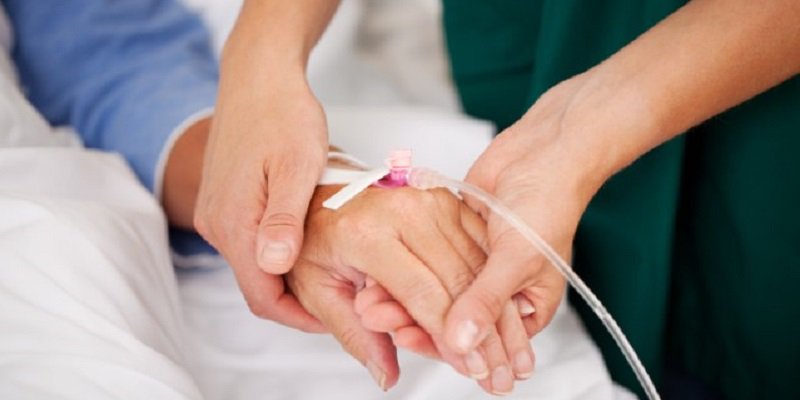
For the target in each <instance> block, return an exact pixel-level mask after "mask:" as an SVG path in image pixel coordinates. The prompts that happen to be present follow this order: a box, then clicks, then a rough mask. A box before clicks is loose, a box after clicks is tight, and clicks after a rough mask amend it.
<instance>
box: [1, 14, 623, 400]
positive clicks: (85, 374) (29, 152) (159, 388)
mask: <svg viewBox="0 0 800 400" xmlns="http://www.w3.org/2000/svg"><path fill="white" fill-rule="evenodd" d="M218 3H222V2H218ZM0 33H2V29H0ZM4 57H6V54H5V52H4V51H0V60H2V62H4V63H5V64H6V65H7V66H9V67H8V68H5V69H3V70H2V72H3V73H2V77H0V143H1V144H2V146H0V147H3V146H22V145H26V146H34V145H35V146H43V145H56V146H58V145H62V144H63V143H64V142H63V141H61V140H58V139H54V137H56V138H57V136H56V135H54V134H53V130H52V129H50V127H48V126H46V124H43V121H42V119H41V117H40V116H39V115H38V114H37V113H35V111H33V110H32V108H31V107H30V105H29V104H27V102H26V101H25V100H24V98H23V97H22V96H21V94H20V93H19V91H18V90H17V89H16V85H15V84H16V82H15V79H14V77H13V73H12V72H10V71H11V69H10V63H8V60H7V58H4ZM386 87H391V85H387V86H386ZM445 97H446V96H445ZM395 98H402V96H396V97H395ZM362 114H363V116H364V117H363V118H361V117H359V116H358V114H357V113H356V110H355V109H347V110H344V111H343V112H342V113H337V112H333V113H329V118H331V130H332V134H333V135H334V136H336V137H338V138H341V139H342V142H344V143H351V144H352V146H353V147H354V148H355V150H356V151H355V152H356V153H361V154H359V155H360V156H362V157H365V158H367V159H368V160H380V157H382V156H381V154H382V152H383V150H384V149H385V148H392V147H397V146H409V147H413V148H415V149H416V150H417V160H418V162H419V163H421V164H424V165H428V166H432V167H435V168H437V169H440V170H444V171H446V172H448V173H449V174H450V175H452V176H461V175H463V173H464V172H465V171H466V167H467V166H468V165H469V161H470V160H471V159H473V158H474V157H475V156H477V154H478V153H479V152H480V149H481V148H482V147H483V146H485V144H486V143H487V142H488V140H489V135H490V131H491V128H490V127H489V126H488V125H487V124H486V123H482V122H477V121H474V120H469V119H466V118H464V117H459V116H457V115H453V114H452V113H450V114H448V113H446V112H444V111H436V112H434V111H431V110H426V109H420V108H414V107H410V108H405V109H402V110H398V109H383V110H374V109H372V110H370V109H366V110H365V112H364V113H362ZM331 115H336V116H333V117H331ZM377 131H380V132H390V133H391V134H389V135H382V136H381V137H382V138H383V139H381V140H375V136H374V135H375V133H376V132H377ZM465 132H467V133H466V134H465ZM365 143H367V144H372V145H371V146H364V144H365ZM426 145H427V146H429V147H426ZM387 146H388V147H387ZM448 150H450V151H448ZM454 152H458V153H459V156H458V157H461V158H458V157H454V155H453V153H454ZM441 155H445V156H446V157H444V156H441ZM447 160H450V161H447ZM178 288H179V290H178ZM184 320H185V321H186V325H184ZM184 326H185V327H184ZM534 344H535V347H536V351H537V372H536V373H535V374H534V376H533V377H532V378H531V379H530V380H529V381H527V382H524V383H520V384H519V385H518V388H517V391H516V392H515V393H514V394H513V395H512V396H510V397H509V398H519V399H523V398H524V399H528V398H547V399H584V398H586V399H589V398H591V399H601V400H602V399H610V398H612V397H613V396H614V395H615V388H614V386H613V385H612V383H611V381H610V379H609V377H608V375H607V373H606V371H605V368H604V367H603V364H602V359H601V358H600V356H599V353H598V351H597V349H596V348H595V346H594V345H593V343H592V342H591V340H590V339H589V338H588V335H587V334H586V333H585V332H584V330H583V328H582V327H581V326H580V323H579V321H578V320H577V318H576V316H575V314H574V312H572V311H571V310H570V309H569V308H566V307H563V308H562V309H561V310H560V311H559V313H558V314H557V316H556V318H554V320H553V322H552V324H551V326H550V327H549V328H548V329H547V330H546V331H545V332H543V333H542V334H540V335H539V336H538V337H537V338H536V339H535V341H534ZM401 368H402V371H403V375H402V377H401V380H400V383H399V385H398V387H396V388H395V389H393V390H392V391H390V392H389V393H387V394H383V393H381V392H380V391H379V390H378V389H377V388H376V387H375V385H374V383H372V381H371V379H370V378H369V375H368V374H367V372H366V371H365V370H364V369H363V367H361V366H359V365H358V364H357V363H356V362H355V361H354V360H353V359H352V358H350V357H349V356H348V355H347V354H345V353H344V352H343V351H342V350H341V349H340V347H339V346H338V344H337V343H336V342H335V341H334V340H333V339H332V338H331V337H330V336H326V335H307V334H303V333H300V332H297V331H293V330H290V329H287V328H284V327H281V326H279V325H276V324H274V323H270V322H265V321H261V320H258V319H256V318H255V317H253V316H252V315H251V314H250V313H249V312H248V311H247V307H246V306H245V304H244V301H243V299H242V297H241V295H240V293H239V291H238V289H237V288H236V285H235V281H234V279H233V277H232V275H231V273H230V270H229V269H225V268H218V269H211V270H205V271H200V270H198V271H183V272H181V273H180V279H179V283H178V285H176V283H175V277H174V272H173V269H172V267H171V264H170V262H169V250H168V248H167V239H166V222H165V220H164V216H163V215H162V213H161V211H160V210H159V208H158V204H157V202H156V201H155V200H154V199H153V197H152V196H151V195H149V194H148V193H146V191H145V190H144V188H142V187H141V185H139V184H138V182H136V179H135V177H134V175H133V174H132V173H131V171H130V170H129V169H128V167H127V166H126V165H125V164H124V162H123V161H122V160H121V159H120V158H119V157H117V156H115V155H110V154H101V153H98V152H93V151H86V150H83V149H79V148H41V147H30V148H19V147H17V148H0V398H13V399H41V398H67V399H94V398H120V399H121V398H125V399H140V398H141V399H172V398H176V399H179V398H180V399H184V398H185V399H195V398H203V397H204V398H210V399H226V400H227V399H243V400H244V399H254V398H270V399H347V400H352V399H374V398H386V399H432V398H437V399H438V398H448V399H478V398H493V397H491V396H488V395H485V394H483V392H482V391H481V390H480V389H479V388H478V387H477V385H475V384H474V383H473V382H471V381H470V380H469V379H466V378H463V377H460V376H457V375H456V374H455V373H454V372H452V371H451V370H450V369H449V367H447V366H444V365H442V364H439V363H434V362H431V361H428V360H424V359H421V358H418V357H415V356H412V355H410V354H407V353H402V354H401Z"/></svg>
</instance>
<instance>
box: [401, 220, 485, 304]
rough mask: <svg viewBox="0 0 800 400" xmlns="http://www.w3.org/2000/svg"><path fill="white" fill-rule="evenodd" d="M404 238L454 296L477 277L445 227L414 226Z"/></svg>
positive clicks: (412, 250)
mask: <svg viewBox="0 0 800 400" xmlns="http://www.w3.org/2000/svg"><path fill="white" fill-rule="evenodd" d="M451 230H454V229H451ZM402 241H403V244H405V245H406V247H407V248H408V249H409V250H410V251H411V253H413V254H414V255H416V256H417V257H418V258H419V259H420V261H422V263H423V264H424V265H425V266H426V267H427V268H428V269H430V271H431V272H433V274H434V275H435V276H436V279H438V280H439V282H441V285H442V286H443V287H444V288H445V289H446V290H447V293H448V294H449V295H450V296H451V298H455V297H456V296H458V295H459V294H461V293H463V292H464V290H466V288H467V286H469V284H470V283H472V281H473V280H474V279H475V274H474V273H473V272H472V267H471V266H470V264H469V263H468V262H467V261H466V260H464V258H462V257H461V254H459V251H458V250H456V248H455V246H453V244H452V243H451V242H450V238H448V237H446V236H445V235H444V233H443V232H442V231H440V230H438V229H424V230H413V231H411V232H408V233H407V235H405V236H404V237H403V238H402ZM476 264H477V263H476Z"/></svg>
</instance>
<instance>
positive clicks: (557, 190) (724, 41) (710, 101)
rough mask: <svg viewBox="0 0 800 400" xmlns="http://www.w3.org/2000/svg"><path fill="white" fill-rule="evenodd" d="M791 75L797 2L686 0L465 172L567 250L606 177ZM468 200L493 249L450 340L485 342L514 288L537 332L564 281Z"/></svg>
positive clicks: (798, 60)
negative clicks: (528, 307)
mask: <svg viewBox="0 0 800 400" xmlns="http://www.w3.org/2000/svg"><path fill="white" fill-rule="evenodd" d="M798 72H800V2H797V1H792V0H778V1H771V2H750V1H745V0H739V1H721V0H695V1H691V2H689V3H688V4H687V5H685V6H684V7H682V8H681V9H679V10H678V11H676V12H675V13H674V14H672V15H670V16H669V17H667V18H666V19H664V20H663V21H661V22H660V23H659V24H657V25H656V26H654V27H653V28H652V29H650V30H649V31H648V32H646V33H645V34H643V35H642V36H640V37H639V38H637V39H636V40H635V41H633V42H632V43H630V44H629V45H627V46H625V47H624V48H623V49H621V50H620V51H619V52H617V53H616V54H614V55H613V56H611V57H610V58H608V59H607V60H605V61H604V62H602V63H601V64H599V65H597V66H596V67H594V68H592V69H590V70H588V71H586V72H585V73H583V74H580V75H578V76H575V77H573V78H570V79H568V80H566V81H564V82H562V83H560V84H558V85H556V86H554V87H553V88H552V89H550V90H549V91H548V92H547V93H545V94H544V95H543V96H542V97H541V98H540V99H539V100H538V101H537V102H536V103H535V104H534V105H533V106H532V107H531V109H530V110H529V111H528V112H527V113H526V114H525V115H524V116H523V117H522V118H521V119H520V120H519V121H518V122H517V123H515V124H514V125H512V126H511V127H509V128H508V129H506V130H505V131H504V132H502V133H501V134H500V135H499V136H498V137H497V138H496V139H495V141H494V142H493V143H492V144H491V146H490V147H489V148H488V149H487V150H486V151H485V152H484V153H483V155H481V157H480V158H479V159H478V161H477V162H476V163H475V164H474V166H473V167H472V169H471V170H470V172H469V174H468V177H467V180H468V181H469V182H471V183H473V184H476V185H478V186H480V187H482V188H483V189H485V190H487V191H489V192H491V193H493V194H495V195H496V196H497V197H498V198H500V199H501V200H502V201H503V202H504V203H505V204H507V205H508V206H509V207H510V208H511V209H512V210H514V211H515V212H516V213H518V214H519V215H520V216H521V217H522V218H523V219H524V220H525V221H526V222H527V223H528V224H530V225H531V226H532V227H534V228H535V229H536V230H537V231H538V232H539V233H540V234H541V235H542V237H543V238H544V239H545V240H547V241H548V242H549V243H550V244H551V245H553V247H554V248H555V249H556V250H557V251H559V252H560V253H561V254H562V256H566V255H568V252H569V250H570V247H571V243H572V240H573V237H574V234H575V230H576V227H577V224H578V221H579V219H580V216H581V215H582V214H583V212H584V210H585V209H586V207H587V205H588V203H589V200H590V199H591V198H592V196H593V195H594V194H595V193H596V192H597V191H598V190H599V188H600V186H601V185H602V184H603V183H604V182H605V181H606V180H608V178H610V177H611V176H612V175H613V174H615V173H616V172H617V171H619V170H621V169H622V168H624V167H625V166H627V165H629V164H631V163H632V162H633V161H634V160H636V159H637V158H638V157H640V156H641V155H643V154H644V153H646V152H648V151H649V150H651V149H652V148H654V147H656V146H658V145H659V144H661V143H664V142H665V141H667V140H669V139H671V138H673V137H675V136H677V135H679V134H681V133H682V132H685V131H686V130H687V129H689V128H690V127H692V126H694V125H697V124H699V123H700V122H702V121H704V120H706V119H708V118H710V117H712V116H714V115H716V114H718V113H721V112H722V111H724V110H726V109H728V108H730V107H733V106H735V105H737V104H739V103H741V102H743V101H745V100H747V99H749V98H751V97H752V96H755V95H756V94H758V93H761V92H763V91H765V90H767V89H769V88H771V87H773V86H775V85H777V84H779V83H780V82H783V81H785V80H786V79H789V78H791V77H792V76H794V75H796V74H797V73H798ZM754 134H755V133H754ZM467 201H468V202H470V200H469V199H467ZM471 204H472V203H471ZM473 205H474V206H475V207H476V208H478V209H481V210H482V212H483V214H484V215H485V216H486V217H487V218H488V222H489V225H488V235H489V251H488V260H487V263H486V267H485V268H484V269H483V270H482V271H481V273H480V274H479V275H478V276H477V278H476V280H475V281H474V282H473V284H472V285H471V286H470V287H469V288H468V289H467V290H466V292H465V293H464V294H463V295H461V296H460V297H459V298H458V299H457V300H456V302H455V304H454V305H453V307H452V308H451V309H450V311H449V312H448V315H447V318H446V321H447V322H446V328H445V329H446V330H445V332H446V333H445V340H446V343H447V344H448V346H449V347H450V348H451V349H453V350H454V351H456V352H459V353H464V352H467V351H470V349H472V348H474V345H475V344H476V343H480V341H481V338H482V337H483V335H485V332H487V330H488V329H489V327H491V326H493V324H494V323H495V321H497V320H498V316H499V315H500V314H501V311H502V309H503V305H504V304H505V302H506V301H507V300H508V299H509V298H511V297H512V296H513V295H515V294H517V293H521V294H523V295H524V296H526V297H527V298H528V300H530V301H531V302H532V303H533V305H534V307H535V309H536V313H534V314H533V316H532V317H533V318H532V319H526V327H527V328H528V329H529V331H533V332H537V331H539V330H541V329H542V328H543V327H544V326H545V325H546V324H547V323H548V322H549V321H550V319H551V318H552V315H553V312H554V311H555V308H556V305H557V304H558V302H559V301H560V299H561V298H562V295H563V289H564V285H563V283H558V281H559V280H561V278H560V277H559V276H558V274H557V273H556V272H555V270H554V269H553V268H551V267H550V266H548V265H547V263H546V261H545V260H544V259H543V258H542V257H541V256H540V255H537V254H532V253H531V252H530V250H529V245H528V243H527V242H525V240H524V239H523V238H522V237H521V236H520V235H518V234H516V233H515V232H513V231H511V230H509V229H508V228H507V227H506V226H505V225H504V224H502V223H501V221H500V220H499V219H498V217H497V216H495V215H490V214H489V213H487V212H486V210H485V209H482V208H481V205H479V204H473ZM475 326H477V329H473V328H472V327H475Z"/></svg>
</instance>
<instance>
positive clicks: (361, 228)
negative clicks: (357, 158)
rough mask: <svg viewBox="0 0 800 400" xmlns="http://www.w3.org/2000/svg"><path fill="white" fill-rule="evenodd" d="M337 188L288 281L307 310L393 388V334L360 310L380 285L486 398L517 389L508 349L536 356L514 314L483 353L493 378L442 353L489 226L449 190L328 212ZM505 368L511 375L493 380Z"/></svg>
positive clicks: (325, 191) (316, 209)
mask: <svg viewBox="0 0 800 400" xmlns="http://www.w3.org/2000/svg"><path fill="white" fill-rule="evenodd" d="M337 189H338V187H332V186H321V187H319V188H318V189H317V192H316V193H315V196H314V199H313V200H312V204H311V208H310V209H309V217H308V219H307V221H306V243H305V246H304V248H303V250H302V253H301V257H300V260H299V261H298V263H297V264H296V265H295V267H294V268H293V270H292V271H291V272H290V273H289V274H287V276H286V278H287V282H288V283H289V286H290V288H291V289H292V291H293V292H294V294H295V296H297V298H298V299H299V300H300V302H301V303H302V304H303V306H304V307H305V308H306V309H307V310H308V311H309V312H310V313H311V314H312V315H314V316H315V317H317V318H318V319H319V320H320V321H321V322H322V323H323V324H324V325H326V327H327V328H328V329H329V330H331V331H332V333H333V334H334V335H335V336H336V337H337V339H339V340H340V342H342V345H343V346H344V347H345V349H346V350H347V351H348V352H350V353H351V354H352V355H353V356H354V357H355V358H357V359H358V360H359V361H361V362H362V363H363V364H365V365H366V366H367V368H368V369H370V372H371V373H372V374H373V376H374V377H375V378H376V380H377V381H378V383H379V384H380V386H381V387H382V388H383V389H386V388H388V387H390V386H392V385H393V384H394V383H395V381H396V380H397V377H398V367H397V359H396V353H395V347H394V345H393V344H392V342H391V339H390V337H389V335H387V334H385V333H378V332H375V331H370V330H368V329H366V328H365V327H363V326H362V324H361V320H360V316H359V315H358V313H357V312H356V310H355V305H354V299H355V296H356V293H357V292H358V290H360V289H362V288H364V286H365V285H366V284H367V282H368V281H371V280H374V281H376V282H379V283H380V284H381V285H382V286H383V287H385V288H386V289H387V292H388V293H390V294H391V296H392V297H393V298H396V299H398V301H399V304H402V305H403V307H404V308H405V309H406V310H408V313H407V314H406V313H405V312H404V310H396V312H394V313H392V315H395V316H400V318H407V319H409V320H406V321H397V324H398V325H413V324H415V323H418V324H419V325H420V326H421V327H423V328H424V329H425V330H426V331H427V332H428V333H430V334H431V338H432V339H433V343H432V345H433V346H434V349H433V350H434V351H430V352H428V353H429V354H432V355H439V354H441V357H442V358H443V359H444V360H445V361H447V362H448V363H449V364H451V365H452V366H453V367H455V368H456V369H457V370H458V371H459V372H461V373H463V374H465V375H471V376H473V377H476V378H478V379H479V380H480V381H481V382H480V383H481V386H483V387H484V389H486V390H487V391H491V392H496V393H505V392H508V391H510V390H511V388H512V387H513V376H512V375H511V374H512V371H511V367H510V363H509V361H508V358H507V357H506V349H507V350H508V354H516V353H518V352H519V351H528V352H530V349H529V345H528V341H527V336H526V334H525V331H524V327H523V326H522V323H521V321H520V318H519V315H518V314H517V313H516V308H515V307H510V311H509V318H507V319H506V320H505V321H504V322H503V323H502V324H501V325H498V330H499V331H501V332H502V333H503V334H502V335H501V334H499V333H497V332H495V334H494V335H493V336H492V337H491V338H489V339H488V340H487V341H486V342H484V345H483V346H482V349H481V350H480V352H479V353H480V354H479V357H482V358H483V359H484V361H485V363H486V364H487V365H486V366H485V368H484V369H485V371H483V372H481V371H479V368H477V369H476V365H475V360H474V358H473V359H470V358H469V357H467V358H466V359H462V358H461V357H460V356H457V355H455V354H454V353H450V352H448V351H446V350H445V349H444V347H443V346H440V343H441V342H440V338H441V332H442V327H443V323H444V316H445V315H446V312H447V310H448V309H449V307H450V305H451V304H452V301H453V299H454V298H455V297H456V296H457V295H458V294H460V293H461V291H463V290H464V288H466V287H467V285H469V284H470V283H471V282H472V280H473V278H474V276H475V273H476V271H477V270H478V269H479V268H480V267H481V265H482V264H483V262H484V260H485V254H484V252H483V250H482V249H481V247H480V245H479V243H480V242H482V241H483V240H484V239H485V238H484V235H485V233H484V232H485V222H484V221H483V220H482V219H481V218H480V217H479V216H478V215H477V214H475V213H474V212H473V211H472V210H471V209H469V208H468V207H467V206H466V205H464V204H463V203H462V202H460V201H459V200H458V199H456V198H455V197H454V196H453V195H452V194H451V193H450V192H448V191H446V190H438V191H419V190H416V189H411V188H401V189H379V188H369V189H367V190H366V191H365V192H363V193H362V194H360V195H359V196H357V197H356V198H354V199H353V200H352V201H350V202H349V203H347V204H346V205H345V206H343V207H342V208H340V209H339V210H337V211H332V210H328V209H323V208H322V207H321V202H322V201H323V200H325V199H326V198H328V197H330V195H332V194H333V193H334V192H335V191H336V190H337ZM391 304H393V306H394V307H397V306H398V303H391ZM412 319H413V320H412ZM504 346H505V347H504ZM467 363H470V364H471V365H467ZM498 368H499V369H500V370H501V372H502V370H505V371H506V375H507V376H505V377H503V376H499V377H498V379H495V376H494V375H495V374H494V372H495V371H496V370H497V369H498ZM531 368H532V365H531ZM490 371H491V372H492V374H489V372H490ZM514 372H517V371H514ZM520 372H523V371H520ZM528 372H529V371H528ZM523 373H524V372H523ZM499 375H502V373H500V374H499Z"/></svg>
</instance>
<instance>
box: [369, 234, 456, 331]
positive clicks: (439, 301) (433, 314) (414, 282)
mask: <svg viewBox="0 0 800 400" xmlns="http://www.w3.org/2000/svg"><path fill="white" fill-rule="evenodd" d="M357 253H358V258H357V259H355V260H354V263H355V264H357V265H356V269H358V270H360V271H363V272H365V273H366V274H367V275H370V276H372V277H373V278H374V279H375V280H376V281H378V282H380V283H381V285H383V287H384V288H385V289H386V290H387V291H388V292H389V294H390V295H391V296H392V298H394V299H396V300H397V301H399V302H400V304H402V305H403V307H404V308H405V309H406V310H408V312H409V313H410V314H411V316H412V317H413V318H414V320H415V321H417V323H418V324H419V325H420V326H422V328H423V329H425V330H426V331H427V332H429V333H430V334H431V335H432V336H437V335H439V336H441V335H442V334H443V328H444V316H445V313H446V312H447V310H448V309H449V308H450V305H451V304H452V299H451V298H450V295H449V294H448V292H447V290H446V289H445V288H444V287H443V286H442V284H441V282H440V281H439V279H438V278H437V277H436V275H434V273H433V272H432V271H431V270H430V269H429V268H428V267H427V266H426V265H425V264H423V263H422V261H420V259H419V258H417V257H416V256H415V255H414V254H412V253H411V252H410V251H409V249H408V248H407V247H405V246H404V245H403V244H402V243H401V242H399V241H379V242H375V243H370V244H369V248H368V251H362V252H357ZM386 260H392V264H393V265H394V267H393V268H370V267H369V266H374V265H386Z"/></svg>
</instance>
